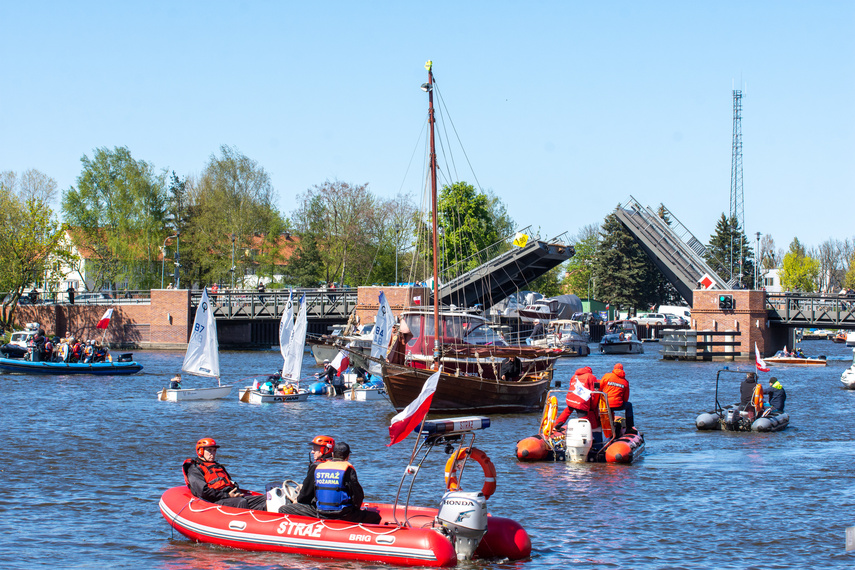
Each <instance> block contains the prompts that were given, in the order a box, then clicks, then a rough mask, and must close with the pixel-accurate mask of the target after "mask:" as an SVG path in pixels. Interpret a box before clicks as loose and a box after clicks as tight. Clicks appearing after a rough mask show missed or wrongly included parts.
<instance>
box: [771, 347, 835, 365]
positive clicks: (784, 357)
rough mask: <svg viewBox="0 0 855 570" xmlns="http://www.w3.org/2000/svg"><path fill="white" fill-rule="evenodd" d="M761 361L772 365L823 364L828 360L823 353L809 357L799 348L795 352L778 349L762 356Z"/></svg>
mask: <svg viewBox="0 0 855 570" xmlns="http://www.w3.org/2000/svg"><path fill="white" fill-rule="evenodd" d="M763 362H765V363H766V364H771V365H773V366H774V365H778V366H825V365H827V364H828V362H826V359H825V355H820V356H817V357H813V358H809V357H807V356H804V354H803V353H802V352H801V349H799V350H798V351H796V352H787V351H786V350H779V351H778V352H776V353H775V356H768V357H766V358H764V359H763Z"/></svg>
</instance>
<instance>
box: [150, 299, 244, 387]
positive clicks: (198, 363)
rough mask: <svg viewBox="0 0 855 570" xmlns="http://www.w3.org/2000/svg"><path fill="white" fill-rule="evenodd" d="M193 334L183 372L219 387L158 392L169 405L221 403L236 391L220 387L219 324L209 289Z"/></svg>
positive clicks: (197, 309) (202, 301)
mask: <svg viewBox="0 0 855 570" xmlns="http://www.w3.org/2000/svg"><path fill="white" fill-rule="evenodd" d="M192 330H193V334H192V335H190V342H188V343H187V353H186V354H185V355H184V364H182V365H181V371H182V372H186V373H187V374H191V375H193V376H201V377H206V378H216V379H217V385H216V386H212V387H209V388H179V389H171V388H164V389H163V390H161V391H160V392H158V393H157V398H158V399H159V400H163V401H169V402H183V401H185V400H219V399H220V398H225V397H227V396H228V395H229V393H230V392H231V391H232V386H231V385H229V386H223V385H221V384H220V345H219V343H218V342H217V321H216V320H215V319H214V311H213V310H212V307H211V303H210V301H209V300H208V289H207V287H206V288H205V289H203V290H202V298H201V299H200V300H199V306H198V307H196V318H195V319H194V320H193V329H192Z"/></svg>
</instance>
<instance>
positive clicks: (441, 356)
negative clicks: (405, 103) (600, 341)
mask: <svg viewBox="0 0 855 570" xmlns="http://www.w3.org/2000/svg"><path fill="white" fill-rule="evenodd" d="M425 68H426V69H427V71H428V82H427V83H425V84H424V85H422V89H423V90H424V91H426V92H427V93H428V124H429V126H430V178H431V210H432V229H433V242H432V249H433V256H432V257H433V280H432V282H433V283H434V284H436V283H439V262H438V260H439V257H440V256H439V255H438V252H439V247H438V238H437V235H438V231H437V182H436V181H437V164H436V147H435V144H434V125H435V122H436V121H435V117H434V106H433V90H434V79H433V64H432V62H430V61H428V62H427V63H426V64H425ZM434 289H435V287H434ZM483 321H484V319H483V318H482V317H478V316H476V315H471V314H469V313H467V312H466V311H461V310H458V309H455V308H450V309H448V308H442V309H440V307H439V306H438V304H437V301H436V294H434V301H433V312H432V314H431V313H430V312H429V311H427V310H422V309H417V310H405V311H404V312H403V313H402V315H401V324H400V327H399V330H398V332H397V334H396V335H395V337H394V338H393V340H392V343H391V346H390V348H389V349H388V352H387V354H388V356H387V358H386V359H382V366H383V373H382V376H383V384H384V385H385V387H386V393H387V394H388V395H389V400H390V401H391V402H392V405H393V406H394V407H395V409H396V410H398V411H401V410H403V409H404V408H405V407H406V406H407V404H408V403H410V402H412V401H413V400H414V399H415V398H416V397H417V396H418V395H419V393H420V391H421V388H422V386H423V385H424V383H425V381H426V380H427V378H428V377H429V376H431V375H432V374H433V373H434V371H435V370H437V369H440V365H441V371H442V372H441V373H440V378H439V382H438V384H437V389H436V392H435V393H434V395H433V402H432V404H431V412H454V413H480V414H483V413H520V412H539V411H540V410H542V409H543V405H544V403H545V401H546V394H547V392H548V390H549V386H550V384H551V382H552V372H553V365H554V363H555V360H556V359H557V357H558V353H557V352H556V351H555V350H552V349H545V348H537V347H527V346H526V347H523V346H519V347H510V346H507V345H506V344H505V343H504V341H503V340H501V339H495V340H494V339H490V340H487V338H486V335H487V334H488V333H489V327H488V326H486V323H485V322H483ZM435 324H437V325H438V326H435ZM476 331H481V332H480V333H479V332H476ZM478 334H480V335H481V337H483V340H484V342H478V341H475V340H474V337H475V336H476V335H478ZM429 345H433V346H432V348H433V350H432V351H431V350H430V348H431V347H430V346H429ZM506 364H511V365H512V366H513V369H514V373H513V374H503V373H502V370H503V369H504V366H505V365H506ZM503 377H504V378H503Z"/></svg>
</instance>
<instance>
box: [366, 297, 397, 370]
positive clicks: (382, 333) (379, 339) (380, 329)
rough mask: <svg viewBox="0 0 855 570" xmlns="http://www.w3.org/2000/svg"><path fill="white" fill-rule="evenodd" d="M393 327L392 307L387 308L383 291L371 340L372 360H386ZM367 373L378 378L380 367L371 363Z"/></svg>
mask: <svg viewBox="0 0 855 570" xmlns="http://www.w3.org/2000/svg"><path fill="white" fill-rule="evenodd" d="M394 325H395V315H393V314H392V307H390V306H389V301H387V300H386V295H384V294H383V291H380V308H378V309H377V319H376V320H375V324H374V337H373V338H372V339H371V356H372V358H378V359H380V360H385V359H386V353H387V352H388V351H389V341H391V340H392V327H393V326H394ZM368 371H369V372H370V373H371V374H376V375H378V376H379V375H381V374H382V367H381V365H380V364H379V363H377V362H373V361H372V362H371V364H370V365H369V366H368Z"/></svg>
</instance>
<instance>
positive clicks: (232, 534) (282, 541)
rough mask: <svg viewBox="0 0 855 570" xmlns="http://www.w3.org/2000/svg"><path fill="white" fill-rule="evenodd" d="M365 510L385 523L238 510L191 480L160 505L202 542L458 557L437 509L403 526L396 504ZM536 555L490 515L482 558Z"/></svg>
mask: <svg viewBox="0 0 855 570" xmlns="http://www.w3.org/2000/svg"><path fill="white" fill-rule="evenodd" d="M363 508H364V509H367V510H373V511H377V512H379V513H380V515H381V517H382V522H381V524H377V525H373V524H357V523H350V522H345V521H335V520H322V519H317V518H311V517H302V516H297V515H284V514H279V513H271V512H267V511H250V510H247V509H235V508H231V507H225V506H222V505H215V504H212V503H208V502H206V501H203V500H201V499H197V498H196V497H193V496H192V495H191V493H190V490H189V489H188V488H187V487H186V486H182V487H173V488H172V489H169V490H167V491H166V492H165V493H164V494H163V496H162V497H161V499H160V511H161V513H162V514H163V518H165V519H166V521H167V522H168V523H169V524H170V526H172V527H173V528H174V529H175V530H177V531H178V532H180V533H181V534H183V535H184V536H186V537H188V538H190V539H193V540H197V541H199V542H205V543H210V544H218V545H221V546H227V547H231V548H240V549H244V550H261V551H270V552H286V553H292V554H302V555H307V556H319V557H327V558H339V559H348V560H364V561H370V562H374V563H378V562H379V563H384V564H395V565H400V566H453V565H455V564H456V563H457V555H456V553H455V551H454V547H453V545H452V543H451V541H450V540H449V539H448V538H446V536H445V535H444V534H442V533H441V532H439V531H438V530H436V529H435V528H434V527H432V524H433V521H434V518H435V517H436V514H437V509H429V508H424V507H409V509H408V510H407V519H406V522H407V523H408V524H409V526H398V525H397V524H395V521H394V517H393V506H392V505H381V504H375V503H365V504H364V505H363ZM397 515H398V520H399V521H402V522H403V521H404V508H403V506H399V507H398V509H397ZM530 554H531V540H530V539H529V536H528V534H527V533H526V531H525V530H524V529H523V528H522V527H521V526H520V525H519V524H518V523H517V522H515V521H513V520H511V519H506V518H502V517H492V516H491V517H488V525H487V534H485V535H484V538H483V539H482V540H481V543H480V544H479V545H478V549H477V550H476V551H475V556H476V557H478V558H507V559H510V560H519V559H522V558H527V557H528V556H529V555H530Z"/></svg>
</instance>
